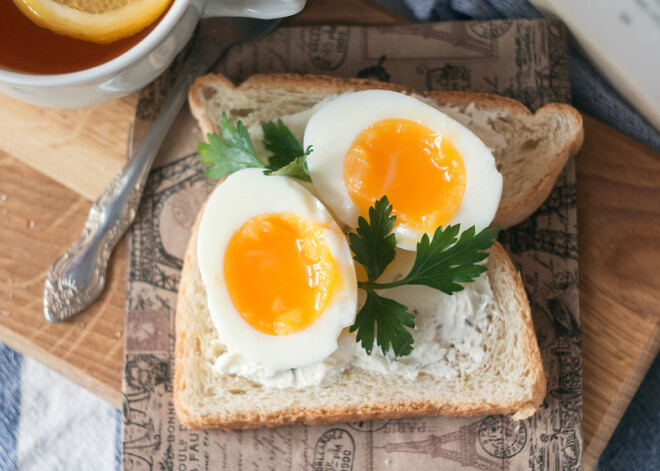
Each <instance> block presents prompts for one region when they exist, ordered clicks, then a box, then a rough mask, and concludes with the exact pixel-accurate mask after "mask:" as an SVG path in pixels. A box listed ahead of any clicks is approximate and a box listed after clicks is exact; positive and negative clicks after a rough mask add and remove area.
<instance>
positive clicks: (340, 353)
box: [213, 251, 501, 388]
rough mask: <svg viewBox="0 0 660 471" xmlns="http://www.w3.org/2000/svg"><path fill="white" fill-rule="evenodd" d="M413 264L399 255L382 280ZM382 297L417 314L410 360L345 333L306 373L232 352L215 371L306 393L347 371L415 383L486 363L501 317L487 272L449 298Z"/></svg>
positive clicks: (415, 292)
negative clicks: (490, 334)
mask: <svg viewBox="0 0 660 471" xmlns="http://www.w3.org/2000/svg"><path fill="white" fill-rule="evenodd" d="M413 261H414V253H413V252H405V251H397V256H396V258H395V259H394V261H393V262H392V264H391V265H390V266H389V267H388V268H387V270H386V272H385V273H384V274H383V278H382V281H383V282H387V281H392V280H395V279H397V278H400V277H401V276H403V274H404V273H407V272H408V270H409V268H410V266H412V263H413ZM379 281H380V279H379ZM380 294H382V295H383V296H387V297H390V298H393V299H395V300H396V301H399V302H400V303H402V304H405V305H406V306H408V307H409V308H410V310H411V312H413V313H414V314H415V317H416V319H415V323H416V325H417V329H416V330H415V331H414V332H413V337H414V343H413V345H414V349H413V351H412V353H411V354H410V355H409V356H406V357H402V358H397V359H395V358H394V356H393V355H392V352H390V353H389V354H388V355H387V357H385V356H383V354H382V353H381V351H380V349H379V348H378V347H377V346H375V345H374V349H373V351H372V353H371V355H367V353H366V352H365V351H364V349H363V348H362V347H361V345H360V344H358V343H357V342H356V341H355V337H354V336H353V334H349V333H348V331H347V330H344V332H343V333H342V334H341V336H340V337H339V340H338V348H337V350H336V351H335V352H334V353H333V354H332V355H330V356H329V357H328V358H326V359H325V360H323V361H321V362H318V363H314V364H311V365H308V366H305V367H302V368H295V369H291V370H283V371H273V370H268V369H265V368H263V367H261V366H259V365H257V364H255V363H253V362H250V361H248V360H246V359H245V358H243V357H242V356H241V355H240V354H238V353H236V352H232V351H231V350H229V351H226V352H224V353H222V354H221V355H220V356H218V357H217V359H216V361H215V364H214V365H213V366H214V368H215V369H216V371H218V372H219V373H223V374H235V375H239V376H244V377H246V378H248V379H250V380H251V381H254V382H255V383H258V384H261V385H263V386H266V387H275V388H289V387H294V388H304V387H307V386H325V385H327V384H331V383H332V382H333V381H335V380H336V379H337V377H338V376H339V375H340V374H341V373H342V372H343V371H344V370H345V369H347V368H349V367H359V368H362V369H364V370H366V371H371V372H380V373H383V374H385V375H388V374H394V375H400V376H403V377H405V378H407V379H415V378H416V377H417V376H418V375H419V374H422V373H423V374H428V375H431V376H434V377H441V378H447V379H451V378H453V377H455V376H457V375H459V374H460V375H469V374H470V373H471V372H472V371H473V370H475V369H477V368H479V366H480V365H481V364H482V362H483V361H484V358H485V356H486V355H485V354H486V351H485V348H486V347H485V343H484V337H485V336H484V333H485V330H486V329H488V328H490V327H489V326H491V325H492V318H493V317H497V316H500V315H501V313H500V312H499V311H498V307H497V303H496V302H495V299H494V296H493V292H492V290H491V287H490V283H489V280H488V272H486V273H485V274H483V275H481V276H480V277H479V278H478V279H477V280H476V281H475V282H474V283H468V284H466V285H465V289H464V290H463V291H459V292H457V293H454V294H453V295H451V296H449V295H446V294H444V293H442V292H440V291H437V290H435V289H433V288H428V287H426V286H401V287H398V288H393V289H389V290H382V291H381V292H380ZM363 301H364V300H361V302H360V304H362V302H363Z"/></svg>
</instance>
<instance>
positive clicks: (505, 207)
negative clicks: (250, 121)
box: [188, 74, 584, 229]
mask: <svg viewBox="0 0 660 471" xmlns="http://www.w3.org/2000/svg"><path fill="white" fill-rule="evenodd" d="M265 88H276V89H283V90H286V89H296V90H300V89H306V90H309V91H324V92H326V93H327V94H328V95H330V94H337V93H344V92H348V91H359V90H369V89H379V90H391V91H396V92H401V93H406V94H409V95H418V96H423V97H426V98H429V99H431V100H433V101H434V102H435V103H436V104H437V105H439V106H442V105H449V106H458V107H466V106H468V105H470V104H471V103H478V104H479V106H480V107H481V108H484V109H488V110H492V111H503V110H508V111H510V112H513V113H517V114H522V115H526V116H530V117H532V116H537V115H538V116H540V115H544V114H559V115H561V116H562V117H563V119H565V120H567V121H568V122H569V124H568V128H569V129H570V132H569V133H568V134H567V135H566V136H562V146H561V149H560V150H559V151H558V152H557V153H556V154H555V155H554V156H552V158H551V159H550V161H549V162H548V163H546V165H545V167H544V168H543V169H539V171H537V172H534V175H533V176H531V178H532V181H531V182H530V184H529V185H528V188H529V191H527V192H523V193H520V194H516V195H515V197H513V198H509V199H507V200H504V199H503V200H502V201H501V202H500V206H499V208H498V210H497V214H496V215H495V219H494V220H493V225H494V226H500V227H501V228H503V229H506V228H509V227H511V226H514V225H516V224H518V223H520V222H522V221H523V220H525V219H527V218H528V217H529V216H530V215H531V214H532V213H533V212H534V211H536V210H537V209H538V207H539V206H541V204H542V203H543V202H544V201H545V200H546V198H547V197H548V195H549V194H550V191H551V190H552V187H553V186H554V184H555V181H556V180H557V177H558V176H559V173H560V172H561V170H562V169H563V168H564V165H565V164H566V162H567V161H568V159H569V158H570V157H572V156H574V155H576V154H577V153H578V151H579V150H580V148H581V147H582V142H583V140H584V130H583V126H582V116H581V115H580V113H579V112H578V111H577V110H576V109H575V108H573V107H572V106H570V105H566V104H564V103H550V104H547V105H545V106H543V107H542V108H540V109H538V110H537V111H536V112H535V113H533V112H532V111H530V110H529V108H527V107H526V106H525V105H523V104H522V103H520V102H518V101H516V100H513V99H511V98H507V97H503V96H500V95H494V94H491V93H476V92H460V91H429V92H419V91H416V90H414V89H412V88H409V87H404V86H401V85H396V84H391V83H386V82H378V81H375V80H368V79H355V78H338V77H329V76H324V75H296V74H268V75H253V76H251V77H249V78H248V79H246V80H245V81H244V82H242V83H241V84H240V85H238V86H235V85H234V84H233V83H232V82H231V81H230V80H229V79H228V78H227V77H225V76H223V75H219V74H208V75H204V76H201V77H199V78H198V79H197V80H196V81H195V83H194V84H193V86H192V88H191V89H190V93H189V95H188V99H189V102H190V110H191V112H192V114H193V116H194V117H195V118H196V119H197V120H198V122H199V124H200V127H201V128H202V131H203V132H204V134H207V133H212V132H217V131H218V130H219V129H218V127H217V125H216V124H215V123H213V121H212V119H211V117H210V116H209V115H208V114H207V113H206V108H205V106H204V103H205V100H208V99H209V98H210V97H209V96H208V93H209V92H210V91H212V90H218V89H225V90H232V91H249V90H259V89H265ZM529 165H534V163H530V164H529ZM504 185H505V186H506V185H507V181H506V179H505V181H504Z"/></svg>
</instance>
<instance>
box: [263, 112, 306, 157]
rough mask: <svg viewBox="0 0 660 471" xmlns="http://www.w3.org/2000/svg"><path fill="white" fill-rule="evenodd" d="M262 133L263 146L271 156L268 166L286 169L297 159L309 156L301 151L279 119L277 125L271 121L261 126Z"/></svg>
mask: <svg viewBox="0 0 660 471" xmlns="http://www.w3.org/2000/svg"><path fill="white" fill-rule="evenodd" d="M261 129H263V131H264V145H265V146H266V149H268V150H269V151H271V152H272V153H273V155H272V156H271V157H270V158H269V159H268V164H269V165H270V166H271V167H274V168H278V169H279V168H282V167H286V166H287V165H289V164H290V163H292V162H293V161H294V160H295V159H297V158H298V157H301V156H303V155H308V154H309V148H308V149H307V152H305V151H303V148H302V146H301V145H300V143H299V142H298V140H297V139H296V138H295V136H294V135H293V134H292V133H291V131H290V130H289V128H288V127H286V125H285V124H284V123H283V122H282V120H281V119H278V120H277V124H275V123H274V122H272V121H269V122H267V123H264V124H263V125H262V126H261Z"/></svg>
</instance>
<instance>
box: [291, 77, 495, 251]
mask: <svg viewBox="0 0 660 471" xmlns="http://www.w3.org/2000/svg"><path fill="white" fill-rule="evenodd" d="M386 119H405V120H410V121H414V122H416V123H418V124H421V125H423V126H426V127H427V128H429V129H431V130H433V131H435V132H437V133H439V134H440V135H441V136H442V137H443V138H445V139H448V140H449V141H450V142H451V144H452V145H453V146H454V147H455V148H456V150H457V151H458V153H459V154H460V155H461V157H462V158H463V164H464V166H465V171H466V187H465V194H464V196H463V200H462V201H461V204H460V206H459V207H458V210H457V211H456V214H455V215H454V217H453V218H452V220H451V221H449V222H448V223H447V224H459V223H460V224H461V229H467V228H468V227H471V226H476V229H477V231H479V230H481V229H484V228H486V227H488V225H489V224H490V223H491V221H492V220H493V218H494V217H495V213H496V212H497V207H498V206H499V202H500V197H501V194H502V175H501V174H500V173H499V172H498V170H497V168H496V166H495V159H494V157H493V154H492V153H491V151H490V149H488V147H486V145H485V144H484V143H483V142H482V141H481V140H480V139H479V138H478V137H477V136H476V135H475V134H473V133H472V132H471V131H470V130H469V129H467V128H466V127H465V126H463V125H462V124H460V123H459V122H458V121H455V120H453V119H452V118H450V117H449V116H447V115H445V114H444V113H442V112H440V111H438V110H437V109H435V108H433V107H432V106H429V105H427V104H426V103H423V102H422V101H419V100H417V99H415V98H413V97H410V96H408V95H404V94H402V93H397V92H392V91H387V90H367V91H360V92H355V93H346V94H344V95H340V96H339V97H337V98H335V99H333V100H331V101H328V102H327V103H325V104H324V105H323V106H321V107H320V108H319V109H318V110H317V111H316V113H314V115H313V116H312V117H311V118H310V120H309V122H308V123H307V127H306V128H305V135H304V139H303V140H304V147H305V148H307V147H308V146H310V145H311V146H312V149H313V151H312V154H311V155H310V156H309V157H308V158H307V166H308V168H309V174H310V177H311V179H312V183H313V185H314V188H315V190H316V192H317V194H318V195H319V197H320V198H321V200H322V201H323V202H324V203H325V204H326V205H327V206H328V207H329V208H330V210H331V211H332V212H333V213H334V214H335V215H336V216H337V218H338V219H340V220H341V221H342V222H343V223H344V224H346V225H348V226H349V227H353V228H354V227H356V226H357V220H358V217H359V216H360V210H359V208H358V207H357V206H356V205H355V204H354V203H353V200H352V199H351V197H350V195H349V193H348V190H347V188H346V184H345V182H344V174H343V172H344V158H345V156H346V153H347V152H348V150H349V148H350V147H351V145H352V144H353V142H354V141H355V139H356V138H357V137H358V135H359V134H360V133H361V132H362V131H363V130H364V129H365V128H367V127H369V126H370V125H372V124H374V123H377V122H379V121H382V120H386ZM390 202H391V201H390ZM434 229H435V228H434ZM394 233H395V234H396V238H397V246H398V247H400V248H402V249H405V250H415V248H416V244H417V242H418V241H419V240H420V239H421V237H422V235H423V234H424V230H422V229H419V228H414V227H406V226H404V225H402V224H397V225H396V227H395V229H394Z"/></svg>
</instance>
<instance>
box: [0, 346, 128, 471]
mask: <svg viewBox="0 0 660 471" xmlns="http://www.w3.org/2000/svg"><path fill="white" fill-rule="evenodd" d="M120 442H121V414H120V413H119V411H118V410H117V409H115V408H114V407H112V406H111V405H110V404H108V403H107V402H105V401H103V400H102V399H99V398H98V397H96V396H95V395H94V394H92V393H91V392H89V391H87V390H86V389H84V388H82V387H80V386H78V385H77V384H74V383H72V382H71V381H69V380H68V379H66V378H64V377H62V376H60V375H59V374H57V373H55V372H54V371H53V370H51V369H49V368H48V367H46V366H44V365H42V364H40V363H39V362H37V361H35V360H33V359H31V358H29V357H26V356H22V355H20V354H18V353H16V352H15V351H14V350H12V349H11V348H9V347H7V346H5V345H3V344H2V343H0V471H14V470H19V471H46V470H47V471H76V470H95V471H116V470H119V459H120V451H121V443H120Z"/></svg>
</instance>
